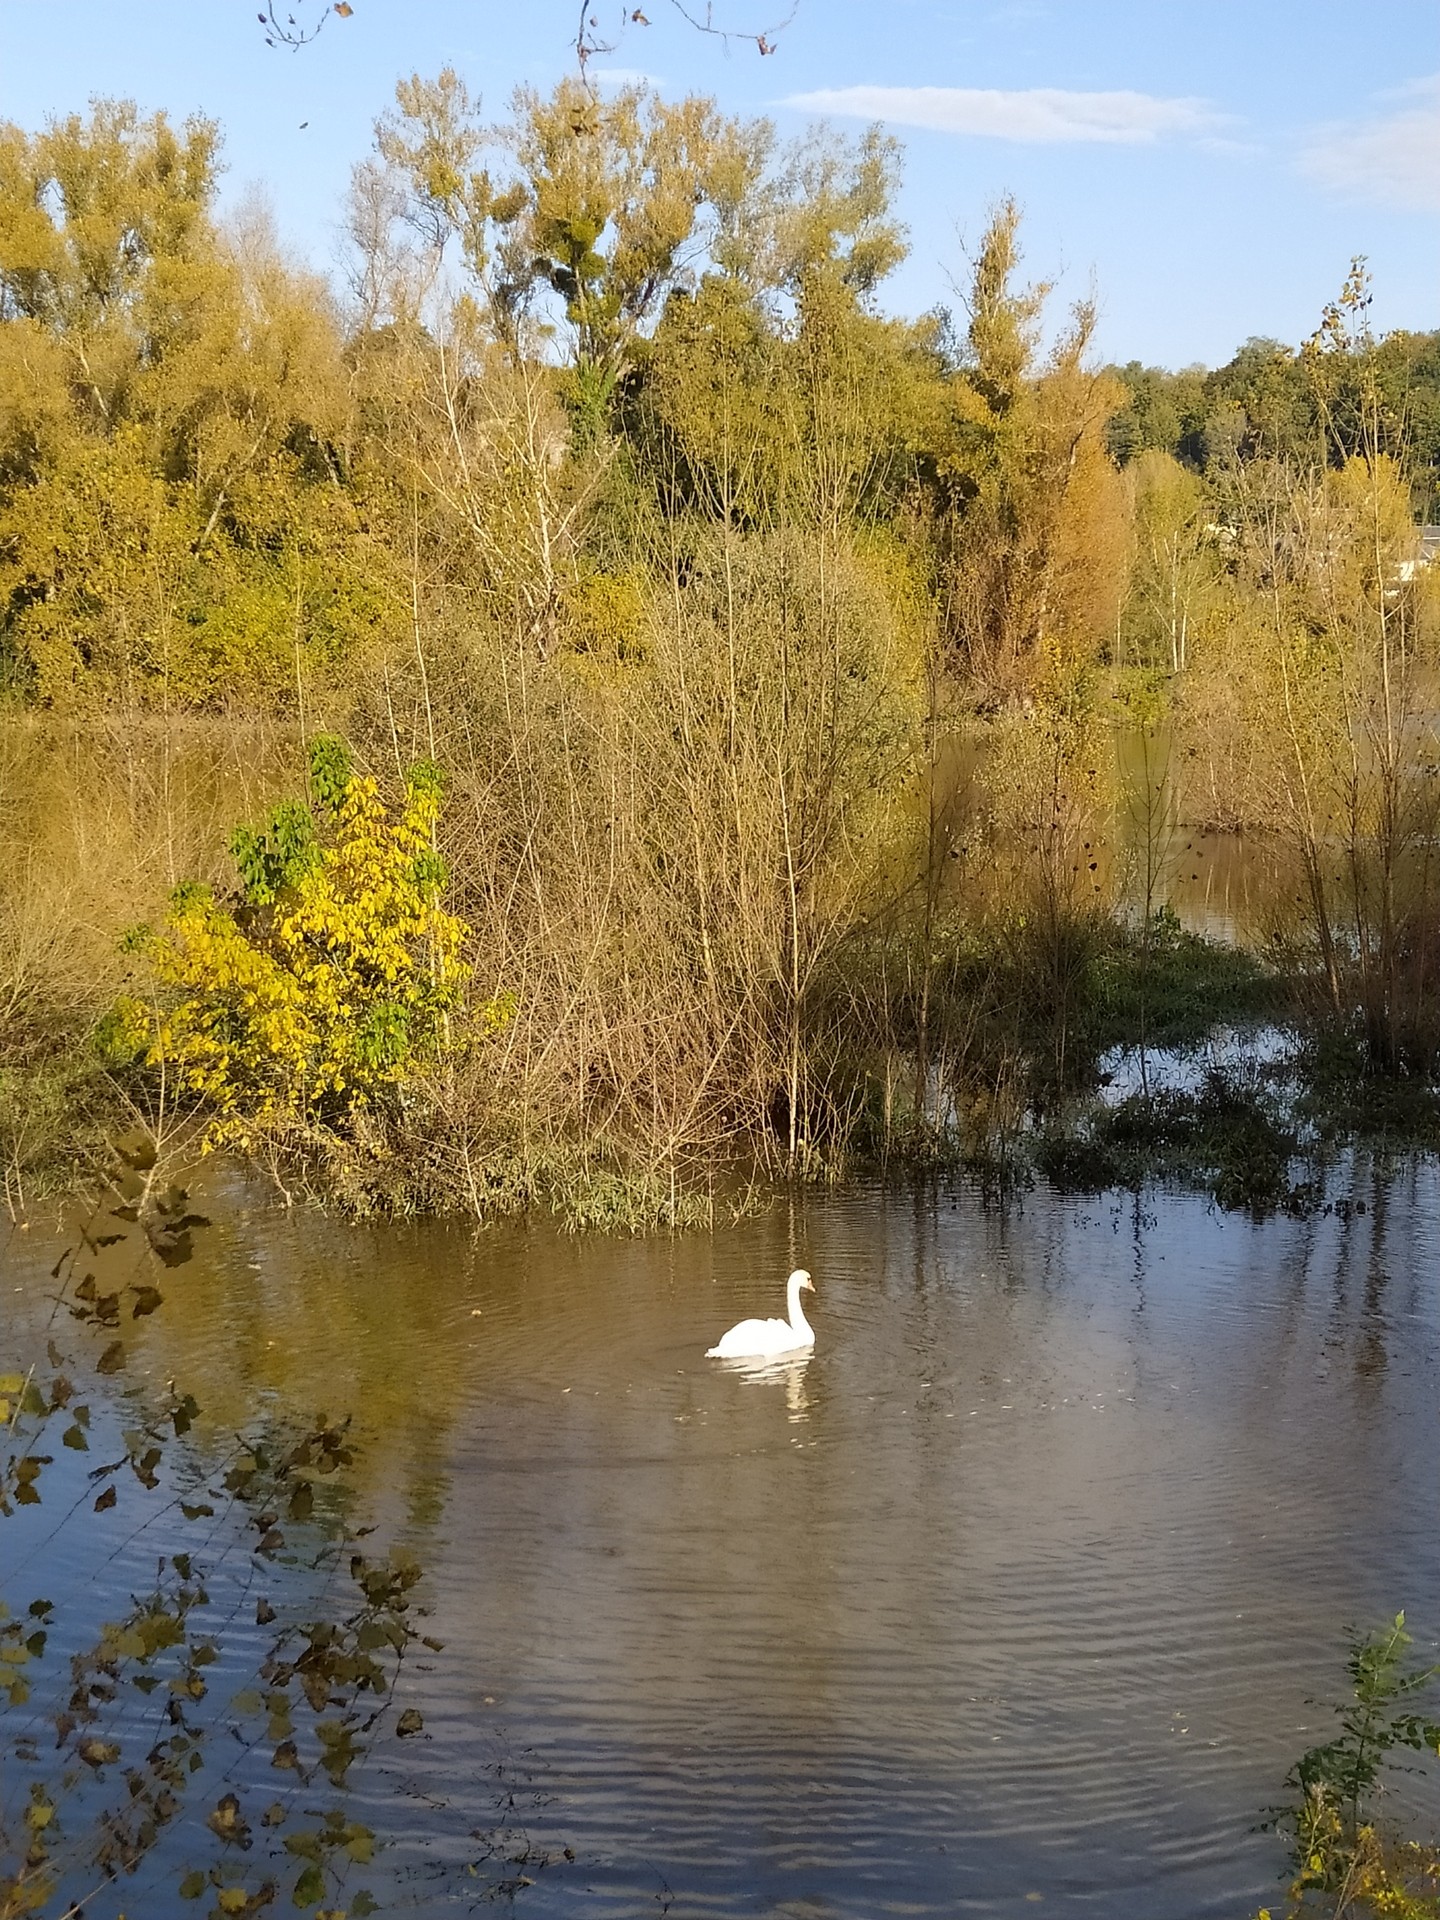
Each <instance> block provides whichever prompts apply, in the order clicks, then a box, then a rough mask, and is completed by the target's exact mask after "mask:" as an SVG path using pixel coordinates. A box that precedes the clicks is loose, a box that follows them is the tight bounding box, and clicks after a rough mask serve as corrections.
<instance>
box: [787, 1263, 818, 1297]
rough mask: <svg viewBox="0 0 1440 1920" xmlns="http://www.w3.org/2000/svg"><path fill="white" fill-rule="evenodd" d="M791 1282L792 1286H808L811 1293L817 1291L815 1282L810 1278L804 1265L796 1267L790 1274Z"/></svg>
mask: <svg viewBox="0 0 1440 1920" xmlns="http://www.w3.org/2000/svg"><path fill="white" fill-rule="evenodd" d="M790 1282H791V1285H792V1286H794V1285H799V1286H802V1287H808V1288H809V1289H810V1291H811V1293H813V1292H814V1291H815V1282H814V1281H813V1280H812V1279H811V1278H810V1276H809V1274H808V1273H807V1272H806V1271H805V1269H804V1267H797V1268H796V1269H795V1271H794V1273H792V1274H791V1276H790Z"/></svg>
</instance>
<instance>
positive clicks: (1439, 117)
mask: <svg viewBox="0 0 1440 1920" xmlns="http://www.w3.org/2000/svg"><path fill="white" fill-rule="evenodd" d="M1389 97H1390V99H1392V100H1393V101H1394V102H1395V103H1396V104H1395V107H1394V110H1393V111H1392V112H1390V113H1381V114H1377V115H1376V116H1375V117H1374V118H1373V119H1370V120H1361V121H1350V122H1337V123H1334V124H1332V125H1330V126H1325V127H1317V128H1316V129H1315V131H1314V132H1313V133H1312V135H1311V136H1310V140H1309V143H1308V145H1307V146H1306V147H1305V149H1304V151H1303V152H1302V153H1301V156H1300V165H1301V168H1302V170H1303V171H1304V172H1305V173H1307V174H1309V176H1310V178H1311V179H1312V180H1318V181H1320V182H1321V183H1322V184H1323V185H1324V186H1327V187H1331V188H1333V189H1334V190H1335V191H1336V192H1338V193H1342V194H1345V195H1347V196H1348V197H1349V198H1351V199H1356V200H1379V201H1383V202H1385V203H1386V204H1387V205H1389V206H1392V207H1404V208H1406V209H1409V210H1411V211H1414V212H1418V213H1440V73H1435V74H1431V75H1429V76H1428V78H1426V79H1424V80H1414V81H1412V82H1411V83H1410V85H1409V86H1407V87H1402V88H1400V89H1398V90H1397V91H1396V92H1395V93H1393V94H1391V95H1390V96H1389Z"/></svg>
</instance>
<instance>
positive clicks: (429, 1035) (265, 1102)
mask: <svg viewBox="0 0 1440 1920" xmlns="http://www.w3.org/2000/svg"><path fill="white" fill-rule="evenodd" d="M311 785H312V790H313V793H314V796H315V800H314V804H313V805H307V804H305V803H303V802H299V801H289V802H286V803H284V804H282V805H281V806H279V807H277V808H276V809H275V810H274V812H273V813H272V814H271V815H270V818H269V820H268V821H267V822H266V824H265V826H264V827H263V828H261V829H259V830H258V831H257V830H255V829H253V828H242V829H240V830H239V831H238V832H236V834H235V835H234V836H233V838H232V840H231V852H232V854H233V856H234V859H235V863H236V866H237V868H238V869H239V873H240V880H241V886H240V889H239V891H238V892H237V893H236V894H235V895H233V896H232V897H230V898H229V899H224V900H222V899H217V897H216V896H215V893H214V891H213V890H212V889H211V888H209V887H206V886H201V885H198V884H195V883H188V884H186V885H183V886H181V887H179V888H177V889H176V891H175V893H174V894H173V896H172V898H171V903H170V910H169V913H168V914H167V916H166V919H165V921H164V923H163V924H162V925H161V926H160V927H158V928H150V927H141V928H137V929H136V930H135V931H134V933H133V934H132V935H131V936H130V943H131V945H132V947H133V948H134V950H135V951H137V952H138V953H139V954H140V955H142V956H143V958H144V960H145V961H146V962H147V963H148V966H149V969H150V972H151V974H152V975H153V980H154V989H155V991H154V998H153V1001H152V1003H151V1004H150V1005H146V1004H145V1003H144V1002H143V1001H141V1000H140V999H139V998H137V997H130V998H127V999H126V1000H125V1001H124V1002H123V1003H121V1005H120V1006H119V1007H117V1009H116V1011H115V1014H114V1016H112V1020H111V1022H110V1032H109V1036H108V1037H109V1040H110V1043H111V1045H112V1047H119V1048H121V1049H122V1050H125V1049H127V1048H128V1049H129V1050H130V1051H131V1052H132V1053H135V1052H142V1051H143V1055H144V1057H145V1059H146V1061H147V1062H148V1064H149V1065H150V1066H151V1067H154V1068H157V1069H158V1068H163V1069H164V1070H165V1072H166V1073H167V1074H168V1075H169V1076H171V1079H172V1084H173V1083H174V1081H175V1080H177V1079H178V1081H179V1083H180V1085H181V1086H182V1087H183V1088H184V1089H185V1090H186V1091H187V1092H189V1093H190V1094H193V1095H197V1096H198V1097H199V1098H200V1099H201V1100H202V1101H203V1103H204V1104H205V1106H206V1107H208V1108H209V1109H210V1111H211V1114H212V1115H213V1120H212V1124H211V1129H210V1140H211V1143H212V1144H214V1143H218V1142H220V1141H228V1142H232V1143H234V1144H237V1145H242V1146H243V1145H246V1144H248V1143H249V1142H250V1141H251V1140H252V1139H253V1138H254V1137H255V1135H256V1133H257V1132H258V1131H259V1130H261V1129H263V1128H268V1127H271V1126H273V1125H276V1124H280V1125H288V1124H299V1125H302V1126H322V1127H335V1126H337V1125H340V1126H343V1125H344V1124H345V1123H346V1121H348V1120H349V1119H351V1118H352V1117H353V1116H354V1115H355V1114H356V1112H357V1111H358V1110H360V1109H363V1108H371V1107H375V1106H378V1105H383V1104H384V1103H385V1102H387V1101H389V1100H391V1099H393V1098H394V1097H395V1096H396V1095H397V1094H398V1093H399V1092H400V1090H401V1089H403V1087H404V1086H405V1084H406V1083H407V1082H408V1081H410V1080H411V1079H412V1078H413V1077H414V1076H415V1074H416V1073H417V1072H418V1071H419V1070H421V1069H422V1068H423V1067H424V1066H426V1065H427V1064H430V1063H433V1062H434V1061H435V1060H437V1059H438V1058H439V1057H440V1056H441V1055H443V1054H445V1053H446V1052H448V1051H450V1050H451V1049H452V1048H454V1047H455V1046H456V1045H457V1043H458V1040H459V1038H460V1033H459V1031H458V1027H459V1018H458V1017H459V1015H460V1013H461V1009H462V1001H463V992H464V985H465V979H466V971H467V970H466V967H465V964H464V962H463V960H462V958H461V949H462V946H463V944H464V942H465V939H466V937H467V935H468V933H469V929H468V928H467V927H466V925H465V923H464V921H462V920H460V919H458V918H457V917H456V916H455V915H454V914H451V913H447V912H446V911H445V910H444V908H443V906H442V905H441V899H442V895H443V892H444V888H445V883H446V872H445V866H444V862H443V861H442V860H441V859H440V856H439V855H438V854H437V853H436V851H435V849H434V844H433V836H434V828H435V822H436V817H437V814H438V811H439V806H440V800H441V794H442V787H443V781H442V777H441V775H440V772H439V770H438V768H436V767H435V766H434V765H433V764H432V763H429V762H422V763H421V764H419V765H418V766H415V767H412V768H411V770H410V773H409V775H408V776H407V780H406V785H405V794H404V799H403V801H402V802H401V803H400V804H399V805H398V806H396V807H390V806H387V805H386V803H385V801H384V800H383V799H382V798H381V796H380V794H379V791H378V788H377V785H376V782H375V781H374V780H373V779H370V778H367V777H363V776H360V775H358V774H356V773H355V772H353V770H352V769H351V766H350V763H349V758H348V755H347V754H346V751H345V748H344V747H343V745H342V744H341V742H339V741H338V740H335V739H333V738H322V739H319V740H317V741H316V742H315V743H314V746H313V748H312V751H311ZM479 1017H480V1019H481V1021H482V1022H485V1023H488V1024H489V1025H490V1026H494V1025H496V1024H498V1022H499V1021H500V1019H501V1018H502V1017H503V1015H502V1010H501V1008H500V1007H499V1006H498V1004H496V1003H491V1004H490V1005H488V1006H487V1007H485V1008H484V1009H482V1010H481V1012H480V1016H479Z"/></svg>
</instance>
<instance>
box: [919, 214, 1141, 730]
mask: <svg viewBox="0 0 1440 1920" xmlns="http://www.w3.org/2000/svg"><path fill="white" fill-rule="evenodd" d="M1019 225H1020V211H1019V208H1018V207H1017V206H1016V204H1015V202H1014V201H1011V200H1007V201H1005V202H1004V203H1002V205H1001V206H1000V207H999V208H998V209H997V210H996V213H995V215H994V217H993V219H992V220H991V223H990V226H989V228H988V229H987V231H986V233H985V235H984V238H983V240H982V242H981V245H980V248H979V251H978V252H977V254H976V257H975V264H974V273H973V277H972V282H971V287H970V294H969V302H968V304H969V314H970V321H969V328H968V333H967V337H966V343H965V349H966V350H965V353H964V355H963V358H962V363H961V365H960V367H959V369H958V371H957V372H956V373H955V374H954V376H953V377H952V378H951V380H950V381H949V382H948V384H947V387H946V390H945V392H944V395H943V398H942V400H941V403H940V410H939V419H938V421H937V425H936V432H935V446H934V454H933V460H934V467H935V471H936V474H937V477H938V481H939V492H940V498H941V500H942V502H943V506H942V512H941V516H940V528H939V540H940V576H941V590H942V594H943V598H944V602H945V621H946V631H947V635H948V638H949V642H950V645H951V647H952V649H953V651H954V653H955V655H956V657H957V660H959V661H962V662H963V663H964V665H965V666H966V667H967V668H968V670H969V671H970V672H971V673H972V674H973V675H974V676H975V678H976V679H977V680H978V681H979V682H980V684H981V685H982V686H983V687H985V688H986V689H988V690H989V693H990V695H991V697H992V698H1005V697H1008V696H1011V695H1014V694H1015V693H1018V692H1020V691H1022V690H1023V689H1024V688H1025V687H1026V686H1027V685H1033V684H1035V683H1036V682H1037V681H1043V680H1044V679H1045V677H1046V676H1047V675H1050V674H1053V673H1057V672H1059V673H1062V674H1063V673H1064V672H1065V671H1067V670H1069V669H1070V668H1072V667H1074V666H1075V665H1076V664H1079V663H1083V662H1084V661H1085V660H1086V659H1087V658H1090V657H1092V656H1093V654H1094V652H1095V650H1096V648H1097V647H1098V645H1099V643H1100V642H1101V640H1102V638H1103V637H1104V635H1105V634H1106V633H1107V632H1108V631H1109V630H1110V629H1111V627H1112V626H1113V624H1114V618H1115V612H1116V606H1117V597H1118V590H1119V582H1120V577H1121V572H1122V564H1123V552H1124V537H1123V536H1124V507H1123V499H1122V496H1121V490H1120V487H1119V482H1118V478H1117V476H1116V474H1115V471H1114V467H1113V464H1112V462H1111V460H1110V457H1109V454H1108V452H1107V450H1106V446H1105V428H1106V425H1107V423H1108V421H1109V419H1110V417H1111V416H1112V414H1113V413H1114V412H1115V411H1116V408H1117V407H1118V405H1119V404H1120V401H1121V399H1122V393H1121V390H1120V388H1119V387H1118V385H1117V383H1116V382H1115V381H1113V380H1112V379H1111V378H1110V377H1109V376H1108V375H1106V374H1103V373H1097V372H1094V371H1092V370H1091V369H1090V368H1089V366H1088V364H1087V356H1088V352H1089V348H1090V342H1091V338H1092V336H1093V333H1094V327H1095V309H1094V305H1093V303H1091V302H1088V301H1082V302H1080V303H1079V304H1078V305H1077V306H1076V307H1075V308H1074V309H1073V310H1072V313H1071V317H1070V321H1069V324H1068V325H1067V326H1066V327H1065V328H1064V329H1063V330H1062V331H1061V333H1060V335H1059V337H1058V338H1057V340H1056V341H1055V343H1054V345H1053V346H1052V347H1051V348H1050V350H1049V352H1048V353H1044V354H1042V352H1041V349H1040V323H1041V316H1042V314H1043V311H1044V306H1045V302H1046V299H1047V296H1048V294H1049V292H1050V288H1049V287H1048V286H1045V285H1038V286H1032V287H1029V288H1026V289H1023V290H1020V289H1017V288H1016V287H1015V286H1014V285H1013V280H1014V275H1015V272H1016V269H1017V267H1018V265H1019V260H1020V252H1019V244H1018V240H1019Z"/></svg>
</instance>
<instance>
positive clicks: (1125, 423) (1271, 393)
mask: <svg viewBox="0 0 1440 1920" xmlns="http://www.w3.org/2000/svg"><path fill="white" fill-rule="evenodd" d="M1367 366H1368V369H1369V371H1370V374H1371V376H1372V377H1373V379H1374V381H1375V383H1376V385H1377V387H1378V389H1379V392H1380V394H1381V397H1382V402H1383V404H1382V409H1381V434H1380V443H1381V446H1382V448H1383V450H1384V451H1385V452H1386V453H1389V454H1391V455H1393V456H1394V457H1395V458H1396V459H1398V460H1400V461H1402V462H1403V463H1404V465H1405V467H1406V470H1407V471H1408V472H1409V474H1410V475H1411V477H1412V481H1413V486H1414V494H1415V505H1416V510H1417V512H1418V513H1419V514H1420V515H1421V516H1422V517H1423V518H1424V519H1426V520H1431V521H1433V520H1435V519H1436V517H1437V516H1440V330H1437V331H1436V332H1433V333H1407V332H1403V331H1400V332H1396V333H1390V334H1387V335H1386V336H1385V337H1384V339H1383V340H1380V341H1378V342H1376V343H1374V345H1373V348H1372V349H1371V350H1370V352H1369V356H1368V361H1367ZM1110 372H1111V373H1112V374H1113V375H1114V377H1115V378H1116V379H1117V380H1118V381H1119V382H1120V383H1121V385H1122V386H1123V387H1124V389H1125V394H1126V398H1125V402H1124V404H1123V405H1122V406H1121V407H1120V409H1119V411H1118V412H1117V413H1116V414H1115V416H1114V417H1113V419H1112V420H1111V421H1110V424H1109V427H1108V428H1107V430H1106V436H1105V437H1106V444H1107V445H1108V447H1109V449H1110V451H1111V453H1112V454H1113V455H1114V456H1115V458H1116V459H1117V460H1118V461H1120V462H1121V464H1122V465H1124V464H1126V463H1128V462H1129V461H1131V460H1133V459H1135V457H1136V456H1137V454H1141V453H1145V452H1147V451H1158V452H1161V453H1168V454H1172V455H1173V456H1174V457H1175V458H1176V459H1177V460H1181V461H1183V462H1184V463H1185V465H1186V466H1189V467H1194V468H1195V469H1197V470H1198V471H1199V472H1202V473H1203V472H1205V471H1206V470H1207V469H1210V468H1214V467H1217V466H1224V465H1225V464H1227V463H1230V462H1233V461H1234V460H1236V459H1240V460H1255V459H1262V458H1268V459H1275V460H1285V461H1289V462H1291V463H1295V464H1304V463H1308V462H1310V461H1312V460H1314V459H1315V458H1316V457H1317V455H1319V456H1320V457H1322V458H1324V459H1327V460H1331V461H1333V460H1335V459H1336V458H1337V457H1343V454H1344V451H1345V449H1346V447H1347V445H1349V444H1353V439H1354V435H1355V431H1356V427H1357V419H1356V407H1355V402H1354V399H1353V398H1352V399H1351V400H1350V402H1349V404H1348V405H1346V404H1344V403H1343V402H1342V406H1341V408H1340V410H1339V418H1338V419H1337V418H1335V417H1334V416H1333V414H1332V412H1331V411H1330V410H1329V409H1327V407H1326V406H1325V404H1324V400H1323V396H1322V394H1321V392H1319V391H1317V386H1316V381H1315V378H1314V366H1313V364H1311V363H1309V362H1307V358H1306V355H1305V352H1304V350H1303V349H1295V348H1292V347H1287V346H1285V345H1283V344H1282V343H1281V342H1280V341H1278V340H1266V339H1260V338H1254V339H1250V340H1247V341H1246V342H1245V344H1244V346H1243V347H1241V349H1240V351H1239V352H1238V353H1237V354H1236V355H1235V357H1234V359H1233V360H1229V361H1227V362H1226V364H1225V365H1224V366H1223V367H1217V368H1216V369H1215V370H1214V371H1213V372H1207V371H1206V369H1205V368H1204V367H1186V368H1184V369H1183V370H1182V371H1181V372H1179V373H1171V372H1167V371H1166V369H1165V368H1163V367H1145V366H1142V365H1141V364H1140V362H1139V361H1138V360H1131V361H1128V362H1127V363H1126V364H1125V365H1124V366H1112V367H1111V368H1110ZM1349 384H1350V385H1351V386H1352V388H1353V387H1354V386H1355V385H1356V383H1354V382H1351V383H1349Z"/></svg>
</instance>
